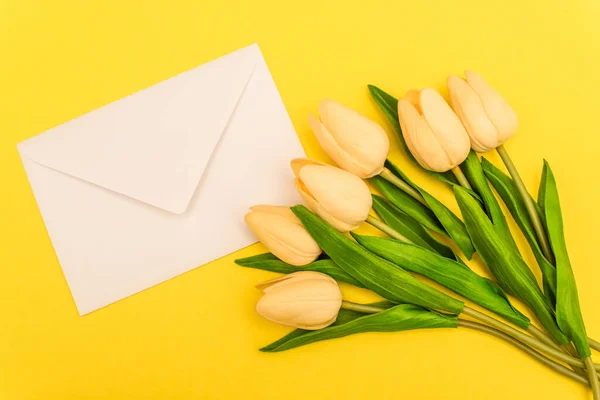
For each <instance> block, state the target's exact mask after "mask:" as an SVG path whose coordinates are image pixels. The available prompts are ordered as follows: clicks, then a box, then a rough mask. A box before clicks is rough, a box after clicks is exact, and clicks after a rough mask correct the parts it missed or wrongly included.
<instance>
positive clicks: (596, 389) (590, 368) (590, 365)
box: [583, 357, 600, 400]
mask: <svg viewBox="0 0 600 400" xmlns="http://www.w3.org/2000/svg"><path fill="white" fill-rule="evenodd" d="M583 362H584V364H585V368H586V369H587V372H588V377H589V379H590V385H591V386H592V393H593V394H594V400H600V382H599V381H598V376H597V374H596V369H595V366H594V362H593V361H592V357H584V358H583Z"/></svg>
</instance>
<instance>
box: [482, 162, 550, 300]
mask: <svg viewBox="0 0 600 400" xmlns="http://www.w3.org/2000/svg"><path fill="white" fill-rule="evenodd" d="M482 166H483V171H484V172H485V175H486V176H487V178H488V179H489V181H490V182H491V184H492V186H493V187H494V189H496V192H498V194H499V195H500V197H501V198H502V200H503V201H504V204H506V207H508V210H509V211H510V214H511V215H512V217H513V218H514V220H515V221H516V222H517V224H518V225H519V228H521V232H523V235H524V236H525V238H526V239H527V242H528V243H529V247H531V250H532V251H533V255H534V256H535V259H536V260H537V263H538V265H539V267H540V270H541V271H542V275H543V279H544V294H545V295H546V297H547V298H548V300H549V301H550V304H551V305H554V304H555V294H556V269H555V267H554V265H552V264H551V263H550V262H549V261H548V260H547V259H546V257H545V256H544V253H543V252H542V248H541V247H540V244H539V242H538V238H537V235H536V233H535V229H534V227H533V224H532V223H531V219H530V218H529V214H528V213H527V207H526V206H525V202H523V199H522V198H521V194H520V193H519V190H518V189H517V186H516V185H515V183H514V181H513V180H512V178H511V177H510V176H508V175H507V174H505V173H504V172H502V171H500V169H498V168H496V166H494V164H492V163H491V162H489V161H488V160H486V159H485V158H484V159H483V160H482Z"/></svg>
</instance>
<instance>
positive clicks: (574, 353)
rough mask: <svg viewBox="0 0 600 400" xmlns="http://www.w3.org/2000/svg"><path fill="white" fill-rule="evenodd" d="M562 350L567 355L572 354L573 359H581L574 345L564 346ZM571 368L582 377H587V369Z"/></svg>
mask: <svg viewBox="0 0 600 400" xmlns="http://www.w3.org/2000/svg"><path fill="white" fill-rule="evenodd" d="M561 349H562V350H563V352H565V353H566V354H570V355H572V356H573V357H579V353H577V350H576V349H575V346H573V343H569V344H565V345H562V346H561ZM571 368H572V369H573V371H575V372H577V373H578V374H580V375H583V376H585V374H586V372H585V368H579V367H573V366H571Z"/></svg>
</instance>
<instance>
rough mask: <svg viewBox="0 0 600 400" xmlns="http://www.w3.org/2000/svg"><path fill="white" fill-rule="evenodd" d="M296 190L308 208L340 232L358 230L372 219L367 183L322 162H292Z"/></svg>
mask: <svg viewBox="0 0 600 400" xmlns="http://www.w3.org/2000/svg"><path fill="white" fill-rule="evenodd" d="M291 166H292V169H293V170H294V175H296V181H295V182H296V189H298V192H300V195H301V196H302V198H303V199H304V201H305V202H306V205H307V207H308V208H309V209H310V210H312V211H313V212H314V213H316V214H317V215H318V216H320V217H321V218H323V219H324V220H325V221H327V222H328V223H329V224H330V225H331V226H333V227H334V228H335V229H337V230H338V231H340V232H348V231H351V230H353V229H356V228H358V227H359V226H360V225H361V224H362V223H363V222H365V220H366V219H367V217H368V216H369V211H370V210H371V205H372V199H371V192H370V191H369V187H368V186H367V184H366V183H365V182H364V181H363V180H362V179H360V178H359V177H358V176H356V175H353V174H351V173H350V172H348V171H344V170H343V169H339V168H336V167H332V166H331V165H327V164H325V163H322V162H320V161H315V160H309V159H306V158H298V159H295V160H292V162H291Z"/></svg>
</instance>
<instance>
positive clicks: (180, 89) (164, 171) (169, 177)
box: [19, 45, 260, 214]
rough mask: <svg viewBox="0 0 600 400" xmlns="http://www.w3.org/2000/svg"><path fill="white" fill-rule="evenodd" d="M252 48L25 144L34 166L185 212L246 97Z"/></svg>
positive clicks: (22, 146)
mask: <svg viewBox="0 0 600 400" xmlns="http://www.w3.org/2000/svg"><path fill="white" fill-rule="evenodd" d="M257 56H258V57H260V51H259V50H258V47H257V46H255V45H253V46H249V47H246V48H244V49H241V50H238V51H236V52H234V53H231V54H229V55H227V56H224V57H221V58H219V59H216V60H214V61H211V62H209V63H207V64H204V65H202V66H200V67H197V68H195V69H192V70H190V71H187V72H184V73H182V74H180V75H177V76H175V77H173V78H171V79H168V80H166V81H163V82H160V83H158V84H156V85H154V86H151V87H149V88H147V89H144V90H142V91H139V92H137V93H134V94H132V95H130V96H128V97H125V98H123V99H121V100H118V101H116V102H114V103H110V104H108V105H106V106H104V107H102V108H99V109H97V110H94V111H92V112H90V113H88V114H85V115H83V116H81V117H79V118H76V119H74V120H72V121H70V122H67V123H65V124H62V125H60V126H57V127H55V128H53V129H50V130H49V131H47V132H44V133H43V134H41V135H38V136H36V137H34V138H31V139H29V140H27V141H25V142H23V143H21V144H20V145H19V150H20V151H21V153H22V154H23V155H25V156H27V157H28V158H30V159H32V160H33V161H35V162H37V163H39V164H42V165H44V166H46V167H49V168H52V169H55V170H58V171H60V172H63V173H65V174H68V175H71V176H74V177H77V178H79V179H83V180H85V181H88V182H90V183H93V184H96V185H98V186H101V187H104V188H106V189H110V190H112V191H115V192H118V193H120V194H123V195H125V196H129V197H132V198H134V199H137V200H139V201H142V202H145V203H148V204H151V205H153V206H156V207H159V208H162V209H164V210H167V211H170V212H172V213H176V214H179V213H183V212H184V211H185V210H186V208H187V206H188V203H189V201H190V199H191V198H192V195H193V193H194V191H195V189H196V187H197V185H198V183H199V181H200V179H201V177H202V174H203V173H204V171H205V169H206V167H207V165H208V163H209V161H210V158H211V155H212V154H213V151H214V150H215V148H216V146H217V145H218V142H219V139H220V137H221V134H222V133H223V131H224V130H225V128H226V126H227V122H228V121H229V119H230V117H231V115H232V113H233V112H234V110H235V108H236V105H237V104H238V101H239V99H240V98H241V96H242V95H243V92H244V89H245V88H246V86H247V84H248V81H249V79H250V77H251V76H252V72H253V69H254V65H255V63H256V57H257Z"/></svg>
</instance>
